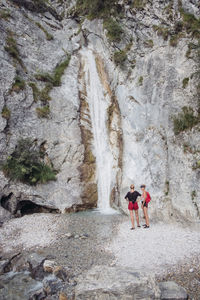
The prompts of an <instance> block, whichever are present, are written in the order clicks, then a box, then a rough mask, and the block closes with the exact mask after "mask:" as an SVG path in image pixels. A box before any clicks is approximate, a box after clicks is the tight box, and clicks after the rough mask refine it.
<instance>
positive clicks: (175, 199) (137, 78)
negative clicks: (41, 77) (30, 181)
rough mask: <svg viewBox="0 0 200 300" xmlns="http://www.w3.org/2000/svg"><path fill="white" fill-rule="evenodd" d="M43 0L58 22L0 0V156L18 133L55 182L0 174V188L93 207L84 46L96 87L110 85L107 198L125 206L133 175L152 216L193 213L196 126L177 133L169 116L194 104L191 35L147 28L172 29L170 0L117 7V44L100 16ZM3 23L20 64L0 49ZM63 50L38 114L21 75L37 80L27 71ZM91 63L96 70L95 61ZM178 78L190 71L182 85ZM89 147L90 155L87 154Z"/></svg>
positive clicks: (38, 199)
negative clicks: (120, 31) (19, 81)
mask: <svg viewBox="0 0 200 300" xmlns="http://www.w3.org/2000/svg"><path fill="white" fill-rule="evenodd" d="M182 4H183V7H184V9H186V10H187V11H189V12H191V13H193V14H195V15H196V16H197V17H199V16H200V11H199V5H198V1H196V2H195V1H189V2H188V1H182ZM52 5H53V7H55V8H56V10H57V12H58V13H61V12H65V17H64V18H63V20H58V18H55V16H53V15H52V14H51V12H49V11H47V12H43V13H42V14H41V13H38V12H31V11H30V10H27V9H25V8H24V7H23V6H16V4H13V3H12V2H9V1H6V0H4V1H3V2H2V4H1V10H2V9H3V10H5V9H9V10H10V14H11V17H9V18H8V19H5V18H1V19H0V24H1V26H0V30H1V45H0V57H1V62H0V64H1V68H0V74H1V76H0V86H1V90H0V97H1V99H0V110H2V108H3V106H4V105H6V106H7V107H8V108H9V110H10V111H11V117H10V118H9V120H6V119H5V118H2V116H1V115H0V153H1V160H3V159H5V158H6V156H7V155H8V154H9V153H11V152H12V151H13V149H14V148H15V145H16V143H17V140H18V139H19V138H20V137H31V138H32V139H34V140H36V141H37V144H38V145H39V146H40V145H43V146H44V148H45V157H46V160H47V161H50V162H51V163H52V165H53V166H54V168H55V169H57V170H58V174H57V181H55V182H49V183H48V184H45V185H37V186H36V187H30V186H28V185H25V184H21V183H15V182H11V181H9V180H8V179H7V178H5V177H4V175H3V173H2V172H1V178H0V186H1V195H2V196H8V195H9V194H10V193H13V195H14V198H15V201H16V202H19V201H21V200H31V201H33V202H35V203H37V204H39V205H43V206H47V207H51V208H57V209H59V210H60V211H65V210H67V211H70V210H72V209H73V208H74V209H83V208H84V207H85V208H86V207H94V206H96V205H97V184H98V182H97V181H98V178H97V173H96V172H97V169H96V167H95V157H96V156H97V153H95V149H94V136H93V129H92V127H91V124H89V123H90V121H91V112H90V111H89V110H88V109H87V108H85V107H84V108H83V107H81V93H82V94H83V90H84V89H83V85H82V84H83V83H82V81H80V65H81V63H83V54H82V53H83V52H82V50H83V48H84V51H86V52H87V51H90V52H92V53H93V55H94V57H98V58H99V61H100V62H101V63H100V65H101V66H102V65H103V69H104V71H103V78H104V79H105V82H106V84H107V85H106V88H105V85H104V83H105V82H104V83H102V89H103V92H104V93H106V89H107V93H108V94H109V93H110V96H108V98H109V97H110V98H109V99H110V100H108V103H110V104H112V99H113V97H115V112H114V114H113V115H112V118H110V116H109V113H108V114H107V122H108V124H110V125H111V126H108V136H109V147H110V150H109V151H110V152H111V153H112V160H113V172H112V174H111V176H110V183H111V184H110V195H111V198H112V199H111V200H112V201H111V202H113V201H114V203H115V204H116V205H119V206H121V207H122V209H123V210H125V211H126V203H125V201H124V199H123V198H124V194H125V192H126V191H127V189H128V187H129V185H130V183H132V182H133V183H135V185H136V188H137V189H139V186H140V184H141V183H145V184H146V185H147V189H148V190H149V192H150V193H151V195H152V202H151V208H150V213H151V215H152V216H154V217H157V218H160V219H163V217H164V218H166V219H167V220H169V219H170V218H172V217H173V216H174V217H176V218H177V217H178V216H181V218H185V219H189V220H193V221H194V220H198V219H199V210H200V198H199V195H200V187H199V184H198V182H199V169H196V170H194V168H193V166H194V164H195V163H196V162H197V161H198V160H199V159H200V157H199V151H200V142H199V125H196V126H195V127H193V128H192V130H188V131H186V132H183V133H181V134H179V135H177V136H175V134H174V129H173V116H174V115H176V114H177V113H178V112H180V111H181V109H182V107H184V106H191V107H193V108H194V110H196V109H197V101H196V97H195V95H196V84H197V82H196V78H195V77H191V76H192V74H193V73H194V71H195V70H196V63H195V61H194V60H193V59H188V58H187V57H186V52H187V50H188V44H189V43H190V42H191V37H189V36H188V35H187V34H185V35H184V36H183V37H180V38H179V39H178V42H177V46H176V47H173V46H171V45H170V42H169V39H170V37H169V38H168V40H164V39H163V37H162V35H159V34H158V32H156V31H155V30H154V29H153V25H155V26H164V27H167V28H169V29H170V30H172V31H173V28H174V27H173V26H174V24H175V23H176V21H179V20H181V16H180V12H179V10H178V2H177V1H174V3H173V7H171V11H170V13H167V12H166V10H165V7H166V5H167V4H166V3H163V1H159V0H157V1H153V4H152V3H150V2H148V3H147V4H146V6H145V7H144V9H138V10H137V9H133V8H131V7H130V6H129V5H125V6H124V9H125V13H124V16H125V17H123V18H122V19H121V23H122V26H123V28H124V31H125V34H124V35H123V38H122V41H121V42H120V43H110V42H109V41H108V39H107V37H106V30H104V29H103V24H102V20H93V21H89V20H87V19H86V20H84V22H83V23H82V24H79V23H78V22H77V20H76V19H75V18H72V17H70V16H68V17H67V13H68V14H69V8H67V7H64V6H59V4H58V3H57V2H56V1H52ZM170 14H172V16H173V17H169V15H170ZM36 22H39V23H40V24H41V25H42V26H43V27H44V28H45V29H46V30H47V32H48V33H49V34H51V35H52V36H53V39H52V40H47V39H46V35H45V33H44V31H43V30H41V29H40V28H39V27H38V26H37V25H36V24H35V23H36ZM9 31H12V32H13V35H14V37H15V40H16V42H17V48H18V50H19V55H20V59H21V61H22V62H23V65H20V63H19V62H16V61H15V62H14V61H13V59H12V57H11V56H10V55H9V54H8V53H7V52H6V51H5V49H4V46H5V45H6V38H7V35H8V32H9ZM194 42H195V39H194ZM126 45H129V49H128V50H126V51H127V60H126V62H125V64H124V66H123V67H122V68H121V67H120V66H116V64H115V63H114V60H113V53H114V52H115V51H118V50H123V49H125V47H126ZM66 52H67V53H70V54H71V60H70V63H69V66H68V68H67V69H66V70H65V73H64V75H63V76H62V84H61V86H59V87H54V88H53V89H52V90H51V93H50V96H51V98H52V100H51V101H50V102H49V106H50V117H49V118H48V119H44V118H43V119H41V118H38V116H37V114H36V108H37V107H38V106H40V102H35V101H34V99H33V93H32V89H31V87H30V86H29V85H28V82H30V81H34V82H36V80H35V78H34V74H36V73H38V72H41V71H42V72H49V73H52V72H53V70H54V68H55V66H56V65H57V64H58V63H60V62H61V61H62V60H63V59H64V58H65V57H66ZM96 64H97V69H98V60H96ZM17 73H19V74H20V76H22V77H23V79H24V80H25V82H26V88H25V89H24V90H21V91H19V93H16V92H15V91H12V92H10V89H11V87H12V84H13V82H14V78H15V76H16V74H17ZM101 75H102V74H99V78H100V80H102V76H101ZM184 78H190V79H189V83H188V85H187V86H186V87H185V88H183V87H182V85H183V83H182V81H183V79H184ZM36 83H37V85H38V87H39V88H40V89H42V88H43V87H44V83H43V82H36ZM87 88H88V87H87V86H86V87H85V89H86V90H87ZM105 97H107V96H106V95H105ZM85 101H86V103H87V101H88V100H87V96H86V99H85ZM94 101H95V99H94ZM87 114H88V115H87ZM86 115H87V116H86ZM85 119H87V120H85ZM109 122H111V123H109ZM88 124H89V125H88ZM88 132H89V135H87V134H86V133H88ZM83 136H84V137H85V138H83ZM186 145H187V147H186ZM91 153H92V156H91V157H92V161H91V160H90V159H89V160H87V159H86V156H87V155H89V154H91ZM91 157H90V158H91ZM93 158H94V159H93ZM83 174H84V176H83ZM87 195H88V199H87ZM12 198H13V197H12ZM108 201H109V200H108Z"/></svg>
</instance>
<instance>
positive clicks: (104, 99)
mask: <svg viewBox="0 0 200 300" xmlns="http://www.w3.org/2000/svg"><path fill="white" fill-rule="evenodd" d="M82 55H83V58H84V71H85V76H86V90H87V102H88V104H89V108H90V117H91V123H92V132H93V138H94V154H95V157H96V175H97V185H98V204H97V206H98V208H99V210H100V211H101V212H103V213H111V212H113V209H111V207H110V193H111V188H112V178H113V156H112V153H111V149H110V144H109V137H108V134H109V133H108V128H107V109H108V106H109V104H110V99H109V96H106V92H105V90H104V88H103V86H102V83H101V80H100V78H99V75H98V71H97V67H96V62H95V57H94V54H93V52H92V51H91V50H88V49H85V50H83V51H82Z"/></svg>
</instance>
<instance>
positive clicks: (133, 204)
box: [128, 201, 139, 210]
mask: <svg viewBox="0 0 200 300" xmlns="http://www.w3.org/2000/svg"><path fill="white" fill-rule="evenodd" d="M128 209H129V210H138V209H139V207H138V204H137V202H134V203H133V202H132V201H129V204H128Z"/></svg>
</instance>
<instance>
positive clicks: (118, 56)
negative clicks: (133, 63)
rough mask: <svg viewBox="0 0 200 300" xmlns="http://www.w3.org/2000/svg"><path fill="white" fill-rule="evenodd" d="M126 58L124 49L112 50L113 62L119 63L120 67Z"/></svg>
mask: <svg viewBox="0 0 200 300" xmlns="http://www.w3.org/2000/svg"><path fill="white" fill-rule="evenodd" d="M126 59H127V54H126V51H124V50H120V51H115V52H114V62H115V63H116V65H119V66H120V67H122V66H123V65H124V63H125V61H126Z"/></svg>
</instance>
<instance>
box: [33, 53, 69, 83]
mask: <svg viewBox="0 0 200 300" xmlns="http://www.w3.org/2000/svg"><path fill="white" fill-rule="evenodd" d="M69 61H70V55H67V58H66V59H65V60H64V61H63V62H61V63H60V64H58V65H57V66H56V67H55V69H54V71H53V74H49V73H38V74H36V75H35V78H36V79H37V80H39V81H44V82H47V83H49V86H50V85H52V86H60V85H61V77H62V76H63V74H64V71H65V69H66V68H67V67H68V65H69Z"/></svg>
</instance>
